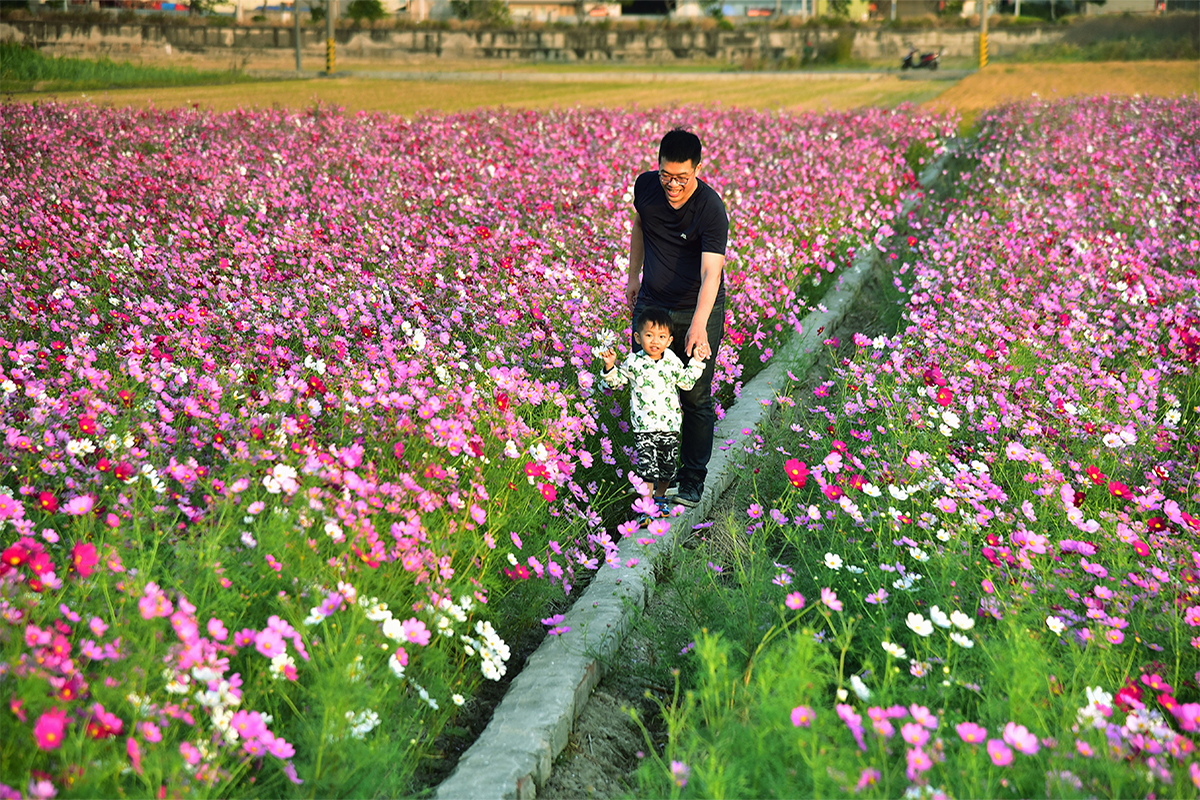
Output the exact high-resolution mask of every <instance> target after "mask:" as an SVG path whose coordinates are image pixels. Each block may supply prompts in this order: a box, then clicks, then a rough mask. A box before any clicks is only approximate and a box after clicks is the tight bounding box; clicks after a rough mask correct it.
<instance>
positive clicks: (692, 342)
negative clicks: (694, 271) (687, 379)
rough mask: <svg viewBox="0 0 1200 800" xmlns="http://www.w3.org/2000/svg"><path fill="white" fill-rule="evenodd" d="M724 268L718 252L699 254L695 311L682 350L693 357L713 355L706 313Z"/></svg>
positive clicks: (719, 284)
mask: <svg viewBox="0 0 1200 800" xmlns="http://www.w3.org/2000/svg"><path fill="white" fill-rule="evenodd" d="M724 268H725V256H723V255H721V254H720V253H701V254H700V295H699V297H697V298H696V313H695V314H693V315H692V324H691V327H689V328H688V332H687V338H686V339H684V345H683V351H684V352H685V353H687V354H688V355H689V356H692V357H694V358H699V359H702V360H708V359H709V358H711V357H712V355H713V353H712V351H711V350H710V349H709V345H708V315H709V314H711V313H712V308H713V303H715V302H716V301H717V292H718V291H720V289H721V270H723V269H724ZM697 347H698V349H696V348H697Z"/></svg>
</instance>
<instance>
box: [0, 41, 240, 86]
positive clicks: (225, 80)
mask: <svg viewBox="0 0 1200 800" xmlns="http://www.w3.org/2000/svg"><path fill="white" fill-rule="evenodd" d="M250 80H252V78H250V77H249V76H248V75H246V74H245V73H243V72H242V71H241V70H239V69H230V70H226V71H215V70H214V71H201V70H197V69H193V68H191V67H181V68H176V67H146V66H142V65H140V64H133V63H130V62H128V61H121V62H116V61H113V60H111V59H109V58H108V57H107V56H104V57H101V58H100V59H98V60H96V61H93V60H91V59H86V58H71V57H69V56H59V57H53V56H49V57H48V56H45V55H42V54H41V53H39V52H38V51H37V50H34V49H32V48H29V47H25V46H24V45H21V44H18V43H16V42H4V43H2V44H0V83H3V84H4V88H5V91H7V92H29V91H73V90H86V89H109V88H132V87H142V86H203V85H211V84H230V83H245V82H248V81H250Z"/></svg>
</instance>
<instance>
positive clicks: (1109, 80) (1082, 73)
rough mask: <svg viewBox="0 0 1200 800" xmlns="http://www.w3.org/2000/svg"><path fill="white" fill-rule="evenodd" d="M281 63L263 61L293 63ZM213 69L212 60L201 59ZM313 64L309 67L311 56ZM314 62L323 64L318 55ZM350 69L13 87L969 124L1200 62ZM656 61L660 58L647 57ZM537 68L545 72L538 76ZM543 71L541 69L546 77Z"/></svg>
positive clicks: (126, 97) (263, 100)
mask: <svg viewBox="0 0 1200 800" xmlns="http://www.w3.org/2000/svg"><path fill="white" fill-rule="evenodd" d="M275 61H279V63H274V61H272V62H271V63H266V62H263V63H256V64H253V65H252V67H257V68H259V69H274V70H281V69H286V67H287V64H286V60H282V59H281V58H280V57H278V56H276V58H275ZM192 66H197V67H206V66H209V65H207V64H204V65H201V64H192ZM306 66H308V65H307V64H306ZM311 66H316V65H311ZM339 68H340V69H344V70H346V72H345V73H344V74H340V75H339V76H337V77H333V78H309V79H299V80H297V79H290V80H264V81H261V82H256V83H247V84H234V85H226V86H191V87H169V88H139V89H119V90H109V91H93V92H87V93H82V94H71V95H66V94H58V95H56V94H52V93H29V94H20V95H11V96H10V97H11V99H13V100H16V101H18V102H36V101H39V100H48V99H51V98H54V99H58V100H79V99H87V100H91V101H92V102H95V103H99V104H102V105H113V106H140V107H146V106H150V105H153V106H156V107H159V108H168V107H177V106H184V105H187V106H200V107H203V108H212V109H214V110H216V111H226V110H230V109H233V108H239V107H242V108H251V107H255V106H258V107H272V106H277V105H278V106H283V107H287V108H304V107H308V106H311V105H313V104H314V103H316V102H322V103H327V104H332V105H336V106H340V107H342V108H344V109H346V111H348V112H351V113H353V112H359V111H367V112H383V113H390V114H400V115H404V116H411V115H413V114H416V113H420V112H422V111H446V112H453V111H468V110H471V109H475V108H482V107H501V106H504V107H510V108H547V107H553V106H559V107H567V106H576V105H582V106H601V107H613V106H634V105H636V106H641V107H647V106H669V105H675V104H681V103H703V104H721V105H736V106H747V107H754V108H780V109H786V110H796V111H800V110H814V111H820V110H825V109H845V108H855V107H860V106H885V107H891V106H896V105H898V104H900V103H904V102H910V103H915V104H922V105H927V106H931V107H934V108H937V109H941V110H950V109H955V110H957V111H959V112H960V113H961V114H962V115H963V117H964V122H965V123H967V124H969V122H970V120H972V119H973V118H974V116H975V113H976V112H977V111H978V110H980V109H983V108H988V107H991V106H994V105H997V104H1000V103H1003V102H1006V101H1010V100H1018V99H1022V98H1027V97H1029V96H1030V95H1031V94H1034V93H1036V94H1037V95H1039V96H1041V97H1043V98H1049V97H1056V96H1059V97H1064V96H1067V95H1072V94H1082V93H1089V94H1094V93H1105V92H1107V93H1113V94H1134V93H1141V94H1151V95H1166V96H1177V95H1180V94H1185V93H1187V94H1192V93H1197V92H1200V62H1196V61H1158V62H1154V61H1132V62H1113V63H1054V64H1003V63H997V64H992V65H990V66H989V67H988V68H987V69H985V70H983V71H980V72H977V73H975V74H972V75H969V76H968V77H966V78H964V79H962V80H960V81H942V80H939V81H931V80H907V81H903V80H900V79H899V77H898V76H894V75H888V76H863V77H862V78H861V79H856V78H841V79H838V80H804V79H794V78H789V77H786V76H782V75H774V76H763V75H756V74H754V73H746V74H741V75H738V76H737V77H736V79H729V76H725V75H723V76H721V77H720V78H719V79H718V78H714V77H711V76H710V77H705V76H703V75H696V76H695V78H694V80H692V79H683V76H680V75H678V74H675V75H673V76H671V77H672V78H673V80H655V81H646V80H645V79H644V76H643V78H642V79H640V80H635V79H633V78H632V77H631V78H630V79H629V80H624V79H622V77H621V74H620V72H619V71H617V70H608V69H606V68H598V69H600V70H602V71H603V72H605V73H606V74H607V75H608V76H611V80H603V81H597V80H596V78H597V77H600V76H596V75H592V76H591V79H590V80H587V81H578V82H576V81H571V80H570V75H571V74H572V73H577V70H569V71H564V70H554V69H553V68H550V69H549V70H547V69H545V68H544V67H538V66H531V65H522V64H504V65H502V67H501V68H502V69H503V70H504V71H505V72H506V74H507V77H508V78H509V79H508V80H504V81H436V80H428V81H426V80H389V79H380V78H371V77H366V76H365V75H364V76H361V77H360V76H356V75H355V74H354V72H355V71H356V70H359V71H363V72H365V71H368V70H388V69H392V70H403V71H407V72H410V73H411V72H415V71H421V70H429V69H431V68H432V69H438V70H439V71H443V72H454V71H466V70H480V69H485V68H486V69H489V70H491V69H492V67H491V65H489V64H481V63H480V62H439V61H434V62H429V61H427V62H424V63H422V64H419V65H418V64H380V63H378V62H360V63H354V62H352V61H350V62H342V63H340V64H339ZM643 69H646V70H652V69H655V68H654V67H644V68H643ZM546 71H556V72H559V76H558V77H561V78H562V79H563V80H562V81H561V82H558V81H556V82H545V81H538V80H530V81H524V80H520V79H519V76H520V75H521V74H528V73H530V72H536V73H544V72H546ZM535 77H536V76H535ZM543 77H544V76H543Z"/></svg>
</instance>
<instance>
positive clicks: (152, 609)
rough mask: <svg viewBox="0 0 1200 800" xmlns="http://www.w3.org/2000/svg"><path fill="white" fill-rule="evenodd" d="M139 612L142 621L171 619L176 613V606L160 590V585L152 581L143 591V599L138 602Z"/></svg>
mask: <svg viewBox="0 0 1200 800" xmlns="http://www.w3.org/2000/svg"><path fill="white" fill-rule="evenodd" d="M138 611H140V612H141V614H142V619H154V618H155V617H169V616H171V614H173V613H175V606H174V604H172V603H171V601H170V600H168V599H167V596H166V595H165V594H163V591H162V589H159V588H158V584H157V583H154V582H153V581H150V582H149V583H147V584H146V587H145V588H144V589H143V590H142V598H141V599H140V600H138Z"/></svg>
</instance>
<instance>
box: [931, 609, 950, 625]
mask: <svg viewBox="0 0 1200 800" xmlns="http://www.w3.org/2000/svg"><path fill="white" fill-rule="evenodd" d="M929 618H930V619H931V620H933V624H934V625H937V626H938V627H939V628H949V627H950V618H949V617H947V616H946V614H945V613H944V612H943V611H942V610H941V609H940V608H938V607H937V606H931V607H930V609H929Z"/></svg>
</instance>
